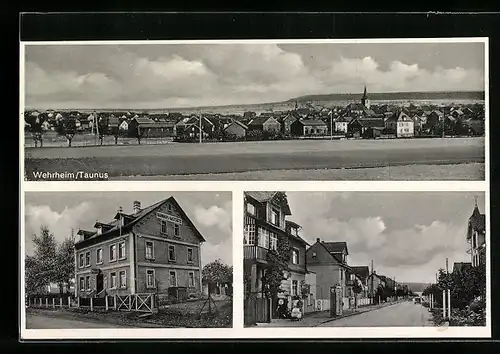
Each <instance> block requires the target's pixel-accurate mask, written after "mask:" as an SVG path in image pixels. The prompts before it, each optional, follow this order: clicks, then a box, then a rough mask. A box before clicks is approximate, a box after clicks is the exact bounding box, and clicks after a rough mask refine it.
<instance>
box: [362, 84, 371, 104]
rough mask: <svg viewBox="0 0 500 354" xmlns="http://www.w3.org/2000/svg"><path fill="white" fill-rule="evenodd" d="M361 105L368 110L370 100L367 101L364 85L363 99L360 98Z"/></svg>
mask: <svg viewBox="0 0 500 354" xmlns="http://www.w3.org/2000/svg"><path fill="white" fill-rule="evenodd" d="M361 104H362V105H363V106H365V107H366V108H370V100H369V99H368V93H367V92H366V85H365V90H364V91H363V97H362V98H361Z"/></svg>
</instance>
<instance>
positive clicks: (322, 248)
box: [306, 238, 351, 309]
mask: <svg viewBox="0 0 500 354" xmlns="http://www.w3.org/2000/svg"><path fill="white" fill-rule="evenodd" d="M348 254H349V252H348V250H347V243H346V242H324V241H321V240H320V239H319V238H317V239H316V243H315V244H313V245H312V246H311V247H309V248H308V249H307V251H306V261H307V269H308V270H310V271H311V272H315V273H316V298H317V300H322V301H323V302H324V304H325V305H324V306H323V309H326V308H329V300H330V288H331V287H332V286H338V287H340V289H341V294H342V297H343V303H344V308H347V307H348V306H349V291H348V288H347V281H348V279H347V274H346V273H347V272H348V271H350V270H351V268H350V267H349V266H348V265H347V256H348ZM325 307H326V308H325Z"/></svg>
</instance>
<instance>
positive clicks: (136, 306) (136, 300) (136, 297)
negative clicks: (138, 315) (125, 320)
mask: <svg viewBox="0 0 500 354" xmlns="http://www.w3.org/2000/svg"><path fill="white" fill-rule="evenodd" d="M138 302H139V301H138V296H137V294H136V295H135V310H136V311H137V310H138V309H139V308H138V304H137V303H138ZM131 310H132V309H131Z"/></svg>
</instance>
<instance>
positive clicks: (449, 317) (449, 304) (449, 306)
mask: <svg viewBox="0 0 500 354" xmlns="http://www.w3.org/2000/svg"><path fill="white" fill-rule="evenodd" d="M448 319H451V290H450V289H448Z"/></svg>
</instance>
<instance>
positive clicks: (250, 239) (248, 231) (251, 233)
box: [243, 224, 255, 245]
mask: <svg viewBox="0 0 500 354" xmlns="http://www.w3.org/2000/svg"><path fill="white" fill-rule="evenodd" d="M243 234H244V240H243V242H244V244H245V245H255V225H254V224H251V225H245V230H244V233H243Z"/></svg>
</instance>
